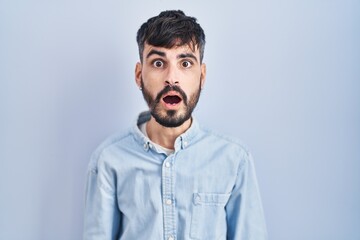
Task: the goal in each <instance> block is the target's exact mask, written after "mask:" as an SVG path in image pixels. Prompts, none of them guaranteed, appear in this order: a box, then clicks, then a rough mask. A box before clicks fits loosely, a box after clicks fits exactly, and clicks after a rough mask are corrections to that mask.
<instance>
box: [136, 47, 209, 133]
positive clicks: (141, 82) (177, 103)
mask: <svg viewBox="0 0 360 240" xmlns="http://www.w3.org/2000/svg"><path fill="white" fill-rule="evenodd" d="M205 75H206V67H205V64H201V63H200V53H199V49H198V48H196V49H195V51H192V50H191V48H190V47H189V46H188V45H183V46H176V47H173V48H171V49H167V48H163V47H155V46H152V45H149V44H145V46H144V51H143V62H142V63H137V65H136V69H135V76H136V83H137V85H138V86H139V87H141V88H142V92H143V96H144V98H145V100H146V102H147V104H148V106H149V108H150V112H151V115H152V116H153V117H154V118H155V120H156V121H157V122H158V123H160V124H161V125H163V126H165V127H178V126H180V125H182V124H183V123H184V122H185V121H186V120H188V119H189V118H190V117H191V113H192V111H193V110H194V108H195V106H196V104H197V101H198V99H199V96H200V91H201V88H202V86H203V84H204V82H205Z"/></svg>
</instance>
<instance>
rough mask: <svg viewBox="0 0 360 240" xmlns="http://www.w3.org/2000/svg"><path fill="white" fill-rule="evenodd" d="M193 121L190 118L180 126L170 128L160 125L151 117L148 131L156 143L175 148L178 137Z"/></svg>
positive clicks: (147, 126)
mask: <svg viewBox="0 0 360 240" xmlns="http://www.w3.org/2000/svg"><path fill="white" fill-rule="evenodd" d="M191 122H192V120H191V118H190V119H188V120H186V122H184V123H183V124H182V125H180V126H178V127H174V128H168V127H164V126H162V125H160V124H159V123H158V122H156V120H155V119H154V118H153V117H151V119H150V120H149V122H148V123H147V125H146V132H147V134H148V136H149V138H150V139H151V141H153V142H154V143H156V144H159V145H160V146H162V147H164V148H168V149H174V145H175V140H176V138H177V137H178V136H180V135H181V134H183V133H184V132H185V131H186V130H188V129H189V128H190V126H191Z"/></svg>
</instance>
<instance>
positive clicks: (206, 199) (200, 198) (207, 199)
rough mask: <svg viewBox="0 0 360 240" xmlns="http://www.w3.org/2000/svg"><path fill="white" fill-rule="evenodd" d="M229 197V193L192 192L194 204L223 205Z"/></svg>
mask: <svg viewBox="0 0 360 240" xmlns="http://www.w3.org/2000/svg"><path fill="white" fill-rule="evenodd" d="M229 197H230V193H194V204H195V205H214V206H217V205H220V206H225V204H226V203H227V201H228V200H229Z"/></svg>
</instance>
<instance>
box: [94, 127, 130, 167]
mask: <svg viewBox="0 0 360 240" xmlns="http://www.w3.org/2000/svg"><path fill="white" fill-rule="evenodd" d="M132 135H133V133H132V131H131V129H128V130H126V131H123V132H117V133H114V134H112V135H110V136H109V137H107V138H106V139H105V140H104V141H102V142H101V143H100V145H99V146H98V147H97V148H96V149H95V151H94V152H93V153H92V155H91V158H90V162H89V165H88V170H91V171H94V170H97V168H98V167H99V164H103V158H102V156H103V155H104V154H105V153H106V152H110V151H112V150H114V149H119V146H123V145H125V144H126V143H127V142H129V141H132V140H133V136H132Z"/></svg>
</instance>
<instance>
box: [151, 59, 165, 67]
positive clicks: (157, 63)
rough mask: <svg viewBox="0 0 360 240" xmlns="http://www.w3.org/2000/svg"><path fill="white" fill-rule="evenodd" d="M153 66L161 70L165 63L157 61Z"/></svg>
mask: <svg viewBox="0 0 360 240" xmlns="http://www.w3.org/2000/svg"><path fill="white" fill-rule="evenodd" d="M153 66H154V67H156V68H161V67H163V66H164V63H163V61H160V60H155V61H154V62H153Z"/></svg>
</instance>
